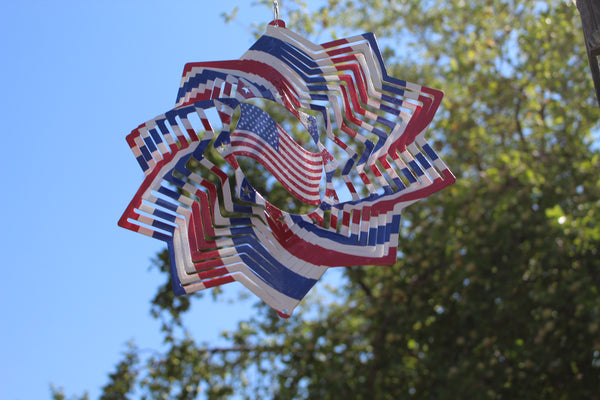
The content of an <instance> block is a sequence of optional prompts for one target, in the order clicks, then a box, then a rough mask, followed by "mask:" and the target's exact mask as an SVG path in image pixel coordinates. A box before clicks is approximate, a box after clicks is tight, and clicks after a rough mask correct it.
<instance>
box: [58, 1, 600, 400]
mask: <svg viewBox="0 0 600 400" xmlns="http://www.w3.org/2000/svg"><path fill="white" fill-rule="evenodd" d="M263 3H266V4H267V5H269V6H270V5H271V2H270V1H269V2H265V1H263ZM285 7H286V9H287V10H288V11H289V18H288V26H289V27H291V28H292V29H294V30H296V31H300V32H304V33H305V34H307V35H309V36H311V37H313V38H315V37H317V34H318V35H320V36H319V39H320V40H324V39H323V36H325V35H328V34H327V32H329V31H331V32H332V34H335V33H337V35H338V36H342V35H345V34H347V33H352V32H356V31H372V32H375V33H376V34H377V35H378V36H379V38H380V41H381V43H382V44H384V47H385V55H386V60H387V64H388V66H389V69H390V72H391V75H393V76H396V77H401V78H403V79H407V80H409V81H413V82H418V83H422V84H426V85H428V86H431V87H435V88H440V89H443V90H444V92H445V93H446V97H445V99H444V103H443V109H442V110H441V111H440V112H439V113H438V115H437V116H436V118H435V120H434V124H433V125H432V127H431V128H430V131H429V132H428V135H429V137H430V138H432V140H434V141H435V142H436V146H437V148H438V150H439V151H440V152H441V153H442V154H443V156H444V159H445V161H446V162H447V163H448V165H450V166H451V168H452V170H453V171H454V172H455V173H456V175H457V178H458V181H457V183H456V184H455V185H453V186H451V187H450V188H448V189H446V190H444V191H442V192H440V193H437V194H435V195H433V196H431V198H428V199H426V200H424V201H421V202H419V203H417V204H414V205H412V206H410V207H409V208H408V209H407V210H406V211H405V213H404V214H403V221H404V225H403V230H402V232H401V235H400V247H399V249H400V253H399V258H398V262H397V263H396V264H395V265H393V266H379V267H369V266H361V267H355V268H348V269H346V270H345V275H344V280H343V282H342V284H341V285H340V287H337V288H334V289H332V290H331V293H330V294H328V295H327V296H325V297H323V298H318V297H314V298H311V299H308V301H306V305H305V306H304V307H303V308H302V309H301V310H300V312H299V313H297V314H295V315H294V316H293V317H292V318H291V319H289V320H282V319H279V318H278V317H277V316H275V314H274V313H273V312H272V311H270V310H269V309H268V308H267V307H259V309H258V312H257V314H256V315H255V316H253V317H251V318H249V319H248V320H247V321H243V322H240V324H239V327H238V329H237V330H236V331H234V332H232V333H230V334H229V335H228V336H227V338H228V340H229V342H230V346H229V347H226V348H207V347H204V346H202V345H199V344H197V343H195V342H194V340H193V339H192V338H190V337H189V336H187V335H186V334H185V327H184V326H183V324H182V322H181V318H180V316H181V313H183V312H185V311H186V310H188V309H189V307H190V306H191V305H193V299H191V301H190V299H182V300H174V298H173V296H172V295H170V294H169V292H168V291H167V289H168V286H165V287H164V288H161V290H160V291H159V294H158V295H157V298H155V299H154V303H153V310H154V311H155V314H156V316H162V318H164V321H165V324H164V329H165V338H166V339H165V342H166V343H167V344H168V349H167V351H165V352H164V353H156V354H154V355H152V356H150V357H149V358H148V359H147V360H146V361H145V363H142V362H140V361H139V359H138V358H136V356H135V348H131V349H130V352H128V353H126V356H125V358H124V360H123V361H121V362H120V363H119V364H117V367H116V372H115V373H113V374H111V375H110V376H109V379H110V383H109V384H107V386H106V387H105V392H104V396H105V398H110V397H109V396H110V394H111V393H121V394H122V395H123V396H125V395H126V394H125V393H126V392H128V393H130V392H131V391H132V389H133V387H134V386H135V387H136V388H137V389H135V390H136V393H138V394H139V395H140V397H141V398H147V399H160V398H179V399H195V398H207V399H224V398H229V397H231V395H232V394H233V393H235V394H236V395H237V397H236V398H273V399H338V398H339V399H401V398H409V397H413V398H419V399H531V398H543V399H599V398H600V395H599V393H600V293H599V291H598V290H599V288H600V261H599V259H600V254H599V250H598V249H599V248H600V154H599V153H598V144H599V139H598V137H597V136H596V138H594V137H593V135H594V134H596V135H597V132H598V120H599V118H600V112H599V109H598V107H597V105H596V104H595V102H594V97H593V96H594V92H593V87H592V83H591V78H590V74H589V69H588V66H587V58H586V54H585V47H584V41H583V33H582V30H581V23H580V20H579V14H578V12H577V9H576V7H575V5H574V4H573V2H572V1H563V0H554V1H521V0H495V1H491V0H488V1H485V0H479V1H467V0H445V1H441V0H427V1H424V0H420V1H417V0H328V1H323V5H322V8H320V9H318V10H313V13H309V12H308V11H307V10H306V8H305V6H304V5H303V4H302V2H301V1H292V0H289V1H286V4H285ZM166 262H167V259H166V258H165V256H164V254H163V255H160V256H159V259H158V262H157V265H159V266H160V267H162V268H163V270H165V272H167V268H166ZM166 276H167V275H165V277H166ZM167 283H168V282H167ZM182 332H183V333H182ZM132 371H135V372H132ZM55 398H58V397H56V396H55Z"/></svg>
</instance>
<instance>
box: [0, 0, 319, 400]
mask: <svg viewBox="0 0 600 400" xmlns="http://www.w3.org/2000/svg"><path fill="white" fill-rule="evenodd" d="M250 3H251V2H248V1H237V2H234V1H220V2H214V1H203V0H196V1H191V0H177V1H154V0H144V1H138V0H128V1H114V0H106V1H102V2H100V1H89V2H83V1H66V0H56V1H52V2H50V1H41V0H37V1H27V0H23V1H12V2H8V1H5V2H2V4H1V5H0V21H1V23H0V51H1V54H2V62H1V63H0V72H1V73H0V101H1V106H0V113H1V114H0V115H1V117H2V122H3V128H4V129H3V131H4V133H3V135H2V136H3V137H2V140H1V142H2V144H1V146H0V149H1V150H2V157H0V171H2V174H3V177H2V178H3V179H2V183H3V185H2V190H1V193H0V194H1V196H0V219H1V221H2V222H1V223H0V250H1V255H2V261H1V262H2V271H3V274H2V275H3V278H2V279H3V282H4V285H3V289H2V290H1V291H0V304H1V307H0V360H2V362H1V363H0V398H2V399H10V400H13V399H40V398H48V397H49V385H50V384H51V383H53V384H55V385H56V386H64V388H65V391H66V392H67V394H82V393H83V392H84V391H85V390H88V391H89V394H90V395H91V398H97V396H98V394H99V391H100V388H101V387H102V386H103V385H104V384H105V383H106V382H107V374H108V373H109V372H111V371H112V369H113V366H114V364H115V362H116V361H117V360H118V359H119V354H120V353H121V352H122V351H123V350H124V349H125V343H126V342H127V341H128V340H130V339H133V340H135V342H136V343H137V345H138V346H139V347H141V348H155V347H157V346H158V345H159V344H160V335H159V333H158V329H159V324H158V322H157V321H154V320H153V319H152V318H151V317H150V315H149V300H150V299H151V297H152V296H153V295H154V292H155V290H156V287H157V286H158V285H159V284H160V283H161V280H162V277H160V276H159V274H158V273H157V272H153V271H149V266H150V260H151V258H152V257H153V256H154V255H155V254H156V253H157V252H158V251H159V250H160V249H161V248H162V244H161V243H160V242H158V241H156V240H153V239H150V238H148V237H145V236H143V235H139V234H135V233H133V232H130V231H127V230H124V229H121V228H119V227H117V220H118V218H119V217H120V215H121V213H122V212H123V210H124V209H125V207H126V205H127V204H128V202H129V201H130V199H131V197H132V196H133V194H134V193H135V191H136V189H137V187H138V185H139V184H140V183H141V181H142V178H143V174H142V172H141V170H140V169H139V167H138V165H137V162H136V161H135V159H134V157H133V155H132V154H131V152H130V150H129V147H128V146H127V144H126V142H125V136H126V134H127V133H129V132H130V130H131V129H133V128H135V127H136V126H138V125H139V124H140V123H142V122H144V121H146V120H148V119H151V118H153V117H154V116H156V115H158V114H160V113H162V112H165V111H167V110H168V109H170V108H171V107H172V105H173V104H174V101H175V95H176V93H177V88H178V85H179V79H180V74H181V72H182V69H183V66H184V64H185V63H186V62H190V61H212V60H227V59H236V58H238V57H239V56H241V55H242V53H243V52H244V51H245V50H246V49H247V48H248V47H249V46H250V45H251V44H252V43H253V41H254V40H253V37H252V35H251V34H250V32H249V31H247V29H246V26H249V25H251V24H252V23H259V24H260V23H264V24H266V23H268V22H269V21H270V20H271V19H272V14H271V12H270V10H268V9H266V8H264V7H251V6H250V5H249V4H250ZM312 3H317V2H316V1H313V2H312ZM235 6H240V13H239V21H237V22H233V23H231V24H225V23H224V21H223V19H222V18H221V17H220V14H221V13H222V12H228V11H230V10H231V9H233V7H235ZM281 12H282V17H283V18H285V8H282V10H281ZM233 290H234V291H235V290H237V288H233ZM251 304H252V301H251V302H248V303H243V304H227V303H224V302H223V303H218V304H214V303H213V302H212V301H211V300H210V296H206V297H205V298H203V299H200V300H198V301H197V302H196V304H194V309H195V311H194V313H193V314H192V315H190V317H189V320H190V326H191V328H192V331H193V333H194V335H196V336H195V338H196V340H198V341H206V342H209V343H214V342H215V341H216V340H217V338H218V332H220V331H221V330H224V329H232V328H234V327H235V324H236V322H237V321H238V320H239V318H241V317H243V316H245V315H247V314H248V313H251V312H252V308H251Z"/></svg>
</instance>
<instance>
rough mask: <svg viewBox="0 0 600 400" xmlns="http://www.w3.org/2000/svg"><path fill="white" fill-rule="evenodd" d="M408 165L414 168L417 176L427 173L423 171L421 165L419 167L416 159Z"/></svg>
mask: <svg viewBox="0 0 600 400" xmlns="http://www.w3.org/2000/svg"><path fill="white" fill-rule="evenodd" d="M408 165H410V167H411V168H412V169H413V172H414V173H415V174H417V176H422V175H425V173H424V172H423V170H422V169H421V167H419V164H417V162H416V161H415V160H412V161H410V162H409V163H408Z"/></svg>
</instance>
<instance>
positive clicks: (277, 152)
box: [231, 103, 323, 205]
mask: <svg viewBox="0 0 600 400" xmlns="http://www.w3.org/2000/svg"><path fill="white" fill-rule="evenodd" d="M240 109H241V116H240V119H239V121H238V123H237V126H236V128H235V131H234V132H233V133H232V134H231V148H232V153H233V154H234V155H236V156H239V155H242V156H248V157H251V158H253V159H254V160H256V161H257V162H259V163H260V164H261V165H263V166H264V167H265V168H267V169H268V170H269V171H270V172H271V173H272V174H273V176H274V177H275V178H276V179H277V180H278V181H279V182H280V183H281V184H282V185H283V186H284V187H285V188H286V189H287V190H288V191H289V192H290V194H292V195H294V196H295V197H296V198H298V199H300V200H302V201H303V202H305V203H306V204H311V205H319V204H320V203H321V198H320V192H319V183H320V181H321V176H322V172H323V159H322V157H321V154H319V153H311V152H309V151H307V150H305V149H304V148H302V146H300V145H299V144H298V143H296V142H295V141H294V139H293V138H292V137H290V136H289V135H288V134H287V133H286V132H285V131H284V130H283V129H282V128H281V127H280V126H279V125H278V124H277V123H276V122H275V121H274V120H273V118H271V116H270V115H269V114H268V113H267V112H265V111H263V110H262V109H261V108H259V107H257V106H255V105H253V104H250V103H242V104H240Z"/></svg>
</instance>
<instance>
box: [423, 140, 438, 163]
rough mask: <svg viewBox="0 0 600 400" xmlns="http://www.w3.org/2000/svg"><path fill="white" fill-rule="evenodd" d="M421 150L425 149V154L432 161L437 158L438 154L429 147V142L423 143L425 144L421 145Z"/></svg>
mask: <svg viewBox="0 0 600 400" xmlns="http://www.w3.org/2000/svg"><path fill="white" fill-rule="evenodd" d="M423 150H425V153H427V155H428V156H429V158H431V160H432V161H435V160H437V159H438V158H439V156H438V155H437V153H436V152H435V151H434V150H433V149H432V148H431V146H430V145H429V143H425V145H424V146H423Z"/></svg>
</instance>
